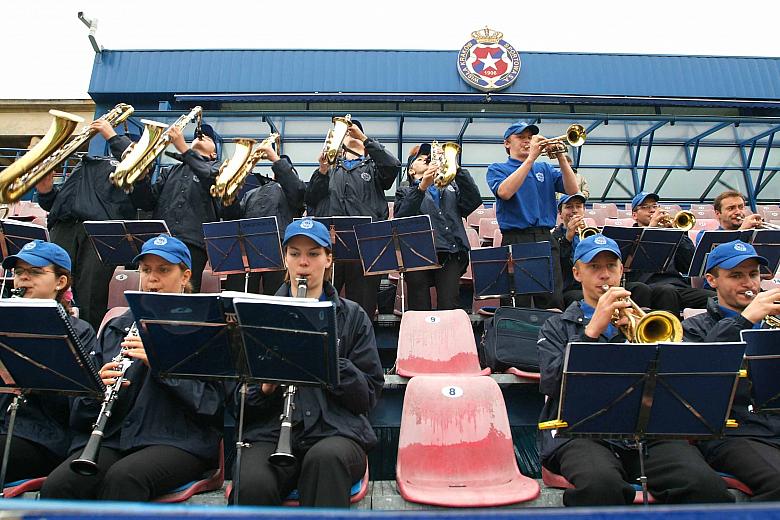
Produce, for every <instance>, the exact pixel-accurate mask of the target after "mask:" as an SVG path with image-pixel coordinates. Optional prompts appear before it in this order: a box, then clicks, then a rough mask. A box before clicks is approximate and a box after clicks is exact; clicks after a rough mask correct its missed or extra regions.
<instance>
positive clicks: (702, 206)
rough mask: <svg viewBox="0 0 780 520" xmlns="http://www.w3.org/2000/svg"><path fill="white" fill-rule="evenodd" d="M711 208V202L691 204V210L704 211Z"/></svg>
mask: <svg viewBox="0 0 780 520" xmlns="http://www.w3.org/2000/svg"><path fill="white" fill-rule="evenodd" d="M708 209H713V207H712V204H691V211H706V210H708Z"/></svg>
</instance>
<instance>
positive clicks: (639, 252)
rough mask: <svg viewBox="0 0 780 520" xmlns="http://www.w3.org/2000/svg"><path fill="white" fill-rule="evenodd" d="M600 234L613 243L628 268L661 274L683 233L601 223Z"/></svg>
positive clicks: (672, 230)
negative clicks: (616, 245) (603, 224)
mask: <svg viewBox="0 0 780 520" xmlns="http://www.w3.org/2000/svg"><path fill="white" fill-rule="evenodd" d="M602 234H603V235H604V236H605V237H608V238H611V239H612V240H614V241H615V242H617V244H618V247H619V248H620V256H621V257H622V258H623V267H624V269H626V270H629V271H644V272H649V273H662V272H664V271H666V269H667V268H668V267H669V264H670V263H671V262H672V261H673V260H674V254H675V252H676V251H677V247H678V246H679V245H680V241H681V240H682V238H683V236H684V235H685V231H683V230H682V229H667V228H651V227H630V228H627V227H618V226H604V229H603V230H602Z"/></svg>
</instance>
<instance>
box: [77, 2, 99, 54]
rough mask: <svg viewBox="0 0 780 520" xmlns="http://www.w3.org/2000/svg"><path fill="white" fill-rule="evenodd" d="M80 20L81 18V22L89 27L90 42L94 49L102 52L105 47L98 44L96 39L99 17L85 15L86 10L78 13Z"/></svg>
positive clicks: (96, 51)
mask: <svg viewBox="0 0 780 520" xmlns="http://www.w3.org/2000/svg"><path fill="white" fill-rule="evenodd" d="M78 17H79V20H81V23H83V24H84V25H86V26H87V27H88V28H89V36H88V38H89V43H90V45H92V49H93V50H94V51H95V53H96V54H100V52H101V51H102V50H103V47H101V46H100V45H98V42H97V40H96V39H95V32H96V31H97V25H98V21H97V18H87V17H86V16H84V11H79V13H78Z"/></svg>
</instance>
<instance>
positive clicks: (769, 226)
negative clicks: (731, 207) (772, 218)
mask: <svg viewBox="0 0 780 520" xmlns="http://www.w3.org/2000/svg"><path fill="white" fill-rule="evenodd" d="M744 220H745V217H744V216H742V215H740V216H738V217H737V222H739V224H740V225H742V222H744ZM758 227H759V228H760V229H780V226H778V225H777V224H772V223H771V222H764V219H763V218H762V219H761V224H759V226H758Z"/></svg>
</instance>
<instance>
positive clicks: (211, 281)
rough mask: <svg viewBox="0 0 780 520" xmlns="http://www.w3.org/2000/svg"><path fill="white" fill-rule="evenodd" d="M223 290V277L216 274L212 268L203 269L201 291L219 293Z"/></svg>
mask: <svg viewBox="0 0 780 520" xmlns="http://www.w3.org/2000/svg"><path fill="white" fill-rule="evenodd" d="M221 291H222V279H221V278H220V276H219V275H218V274H214V272H213V271H211V270H205V269H204V271H203V278H201V281H200V292H202V293H219V292H221Z"/></svg>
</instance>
